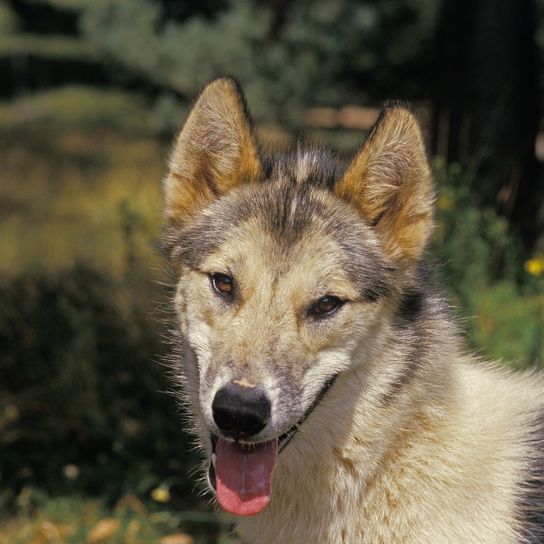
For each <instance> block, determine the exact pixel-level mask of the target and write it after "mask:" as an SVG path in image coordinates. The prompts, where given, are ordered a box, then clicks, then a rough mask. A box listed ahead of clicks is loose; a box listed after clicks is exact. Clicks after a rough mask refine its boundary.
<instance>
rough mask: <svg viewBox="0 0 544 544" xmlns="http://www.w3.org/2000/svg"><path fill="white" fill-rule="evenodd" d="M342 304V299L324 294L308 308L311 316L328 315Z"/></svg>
mask: <svg viewBox="0 0 544 544" xmlns="http://www.w3.org/2000/svg"><path fill="white" fill-rule="evenodd" d="M343 305H344V301H343V300H341V299H339V298H338V297H334V296H326V297H322V298H320V299H319V300H318V301H317V302H314V304H312V305H311V306H310V309H309V310H308V314H309V315H311V316H312V317H328V316H330V315H332V314H334V313H335V312H336V311H337V310H338V309H340V308H341V307H342V306H343Z"/></svg>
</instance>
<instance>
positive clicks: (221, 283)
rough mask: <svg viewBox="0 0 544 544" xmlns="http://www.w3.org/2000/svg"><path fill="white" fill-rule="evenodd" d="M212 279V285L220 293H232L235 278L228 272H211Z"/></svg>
mask: <svg viewBox="0 0 544 544" xmlns="http://www.w3.org/2000/svg"><path fill="white" fill-rule="evenodd" d="M210 279H211V282H212V287H213V289H214V291H215V292H216V293H219V294H220V295H232V293H233V290H234V280H233V279H232V278H231V277H230V276H227V275H226V274H219V273H216V274H211V275H210Z"/></svg>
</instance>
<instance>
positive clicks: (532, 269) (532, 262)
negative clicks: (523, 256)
mask: <svg viewBox="0 0 544 544" xmlns="http://www.w3.org/2000/svg"><path fill="white" fill-rule="evenodd" d="M524 268H525V270H526V271H527V272H529V274H531V276H541V275H542V274H544V256H543V257H535V258H534V259H529V260H528V261H525V267H524Z"/></svg>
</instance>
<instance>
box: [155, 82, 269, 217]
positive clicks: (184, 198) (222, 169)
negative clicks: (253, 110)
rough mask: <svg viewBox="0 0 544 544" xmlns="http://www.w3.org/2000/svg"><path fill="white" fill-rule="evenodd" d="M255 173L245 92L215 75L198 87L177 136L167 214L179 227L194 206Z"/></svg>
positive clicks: (255, 158) (167, 187)
mask: <svg viewBox="0 0 544 544" xmlns="http://www.w3.org/2000/svg"><path fill="white" fill-rule="evenodd" d="M260 175H261V164H260V161H259V158H258V155H257V146H256V144H255V141H254V138H253V130H252V123H251V119H250V117H249V114H248V112H247V108H246V103H245V98H244V95H243V94H242V91H241V89H240V87H239V86H238V84H237V83H236V81H235V80H233V79H231V78H228V77H225V78H220V79H216V80H215V81H212V82H211V83H210V84H209V85H208V86H207V87H206V88H205V89H204V90H203V91H202V93H201V95H200V96H199V98H198V99H197V101H196V103H195V105H194V106H193V109H192V110H191V113H190V114H189V117H188V119H187V121H186V122H185V125H184V126H183V128H182V130H181V133H180V134H179V136H178V139H177V142H176V145H175V148H174V152H173V154H172V158H171V160H170V171H169V172H168V175H167V177H166V179H165V182H164V188H165V196H166V216H167V219H168V220H169V221H170V222H171V223H173V224H174V225H178V226H183V225H184V224H186V223H187V222H188V221H189V220H190V219H191V217H192V216H193V215H194V213H195V212H197V211H198V210H199V209H202V208H203V207H205V206H206V205H208V204H210V203H211V202H213V201H214V200H215V199H217V198H219V197H220V196H222V195H224V194H225V193H227V192H228V191H230V190H231V189H233V188H234V187H236V186H238V185H240V184H242V183H248V182H252V181H256V180H258V179H259V178H260Z"/></svg>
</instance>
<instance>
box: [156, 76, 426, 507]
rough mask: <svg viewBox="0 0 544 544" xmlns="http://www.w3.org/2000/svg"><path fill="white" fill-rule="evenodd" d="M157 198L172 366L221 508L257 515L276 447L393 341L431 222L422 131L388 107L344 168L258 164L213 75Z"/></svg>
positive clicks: (242, 112)
mask: <svg viewBox="0 0 544 544" xmlns="http://www.w3.org/2000/svg"><path fill="white" fill-rule="evenodd" d="M165 193H166V216H167V221H168V225H167V229H166V233H165V246H166V248H167V249H168V252H169V254H170V256H171V258H172V261H173V263H175V266H176V269H177V272H178V283H177V291H176V298H175V307H176V312H177V316H178V326H179V332H180V335H181V338H182V339H183V345H184V348H183V363H182V365H181V368H180V369H179V370H178V371H179V372H181V374H182V376H183V380H184V382H185V391H186V394H187V397H188V401H189V407H190V410H191V412H192V414H193V416H194V419H195V424H196V428H197V432H198V435H199V437H200V441H201V443H202V444H203V446H204V448H205V449H206V450H207V453H208V456H209V457H210V459H213V461H214V462H213V463H212V465H211V467H212V468H211V473H210V474H211V477H210V480H211V483H212V485H213V487H214V488H215V489H216V490H217V496H218V499H219V502H220V504H221V505H222V506H223V508H225V509H226V510H228V511H230V512H233V513H235V514H239V515H246V514H254V513H257V512H259V511H260V510H262V508H264V507H265V506H266V504H267V503H268V499H269V497H270V492H271V490H270V485H271V483H270V482H271V474H272V470H273V468H274V465H275V462H276V457H277V455H278V452H280V451H281V450H282V449H283V448H284V447H287V444H288V443H289V441H290V440H291V439H292V438H293V437H294V436H295V434H296V431H297V430H298V428H299V427H301V426H302V425H303V424H304V421H305V419H306V418H307V417H309V415H310V414H311V413H312V411H313V410H314V409H315V407H316V406H317V404H318V403H319V401H320V400H321V398H322V397H323V395H324V394H325V393H326V392H327V390H328V389H329V388H330V387H331V386H332V384H333V383H334V380H335V379H336V377H337V376H339V375H340V374H342V373H345V372H347V371H349V369H350V368H352V367H353V366H354V365H358V366H365V365H371V361H372V360H373V359H375V357H373V355H374V354H375V353H376V352H377V351H379V350H381V349H382V343H383V342H384V341H385V339H386V338H387V330H388V327H390V326H391V320H392V319H393V316H394V315H395V308H396V307H398V304H399V300H400V299H401V298H402V293H403V290H404V288H405V287H406V286H408V285H409V282H410V275H411V271H412V270H413V269H414V267H415V266H416V265H417V262H418V260H419V258H420V255H421V253H422V251H423V249H424V246H425V243H426V241H427V238H428V235H429V232H430V229H431V222H432V219H431V182H430V174H429V169H428V166H427V162H426V159H425V153H424V149H423V145H422V141H421V135H420V132H419V128H418V126H417V123H416V122H415V120H414V119H413V117H412V116H411V114H410V113H408V112H407V111H406V110H403V109H391V110H386V112H385V113H384V114H383V115H382V118H381V120H380V121H379V122H378V124H377V126H376V127H375V129H374V131H373V133H372V134H371V136H370V138H369V140H368V141H367V143H366V144H365V146H364V147H363V149H362V151H361V152H360V153H359V154H358V155H357V156H356V157H355V159H354V160H353V161H352V163H351V164H349V165H348V166H347V167H346V166H345V165H343V164H341V163H340V162H339V161H338V160H337V159H335V158H334V157H332V156H331V155H329V154H327V153H325V152H322V151H317V150H312V149H301V148H300V149H297V150H296V151H295V152H293V153H291V154H288V155H285V156H282V157H280V158H277V159H263V158H261V157H260V156H259V153H258V151H257V147H256V144H255V141H254V137H253V133H252V129H251V123H250V120H249V117H248V114H247V110H246V107H245V102H244V99H243V95H242V94H241V92H240V90H239V89H238V87H237V85H236V84H235V83H234V82H233V81H232V80H230V79H220V80H216V81H215V82H212V83H211V84H210V85H209V86H208V87H207V88H206V89H205V90H204V91H203V93H202V94H201V96H200V98H199V99H198V101H197V102H196V104H195V106H194V108H193V110H192V112H191V114H190V116H189V118H188V120H187V122H186V124H185V126H184V127H183V129H182V131H181V134H180V136H179V138H178V141H177V144H176V147H175V150H174V154H173V157H172V161H171V166H170V172H169V175H168V177H167V179H166V181H165ZM297 439H299V438H297Z"/></svg>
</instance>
